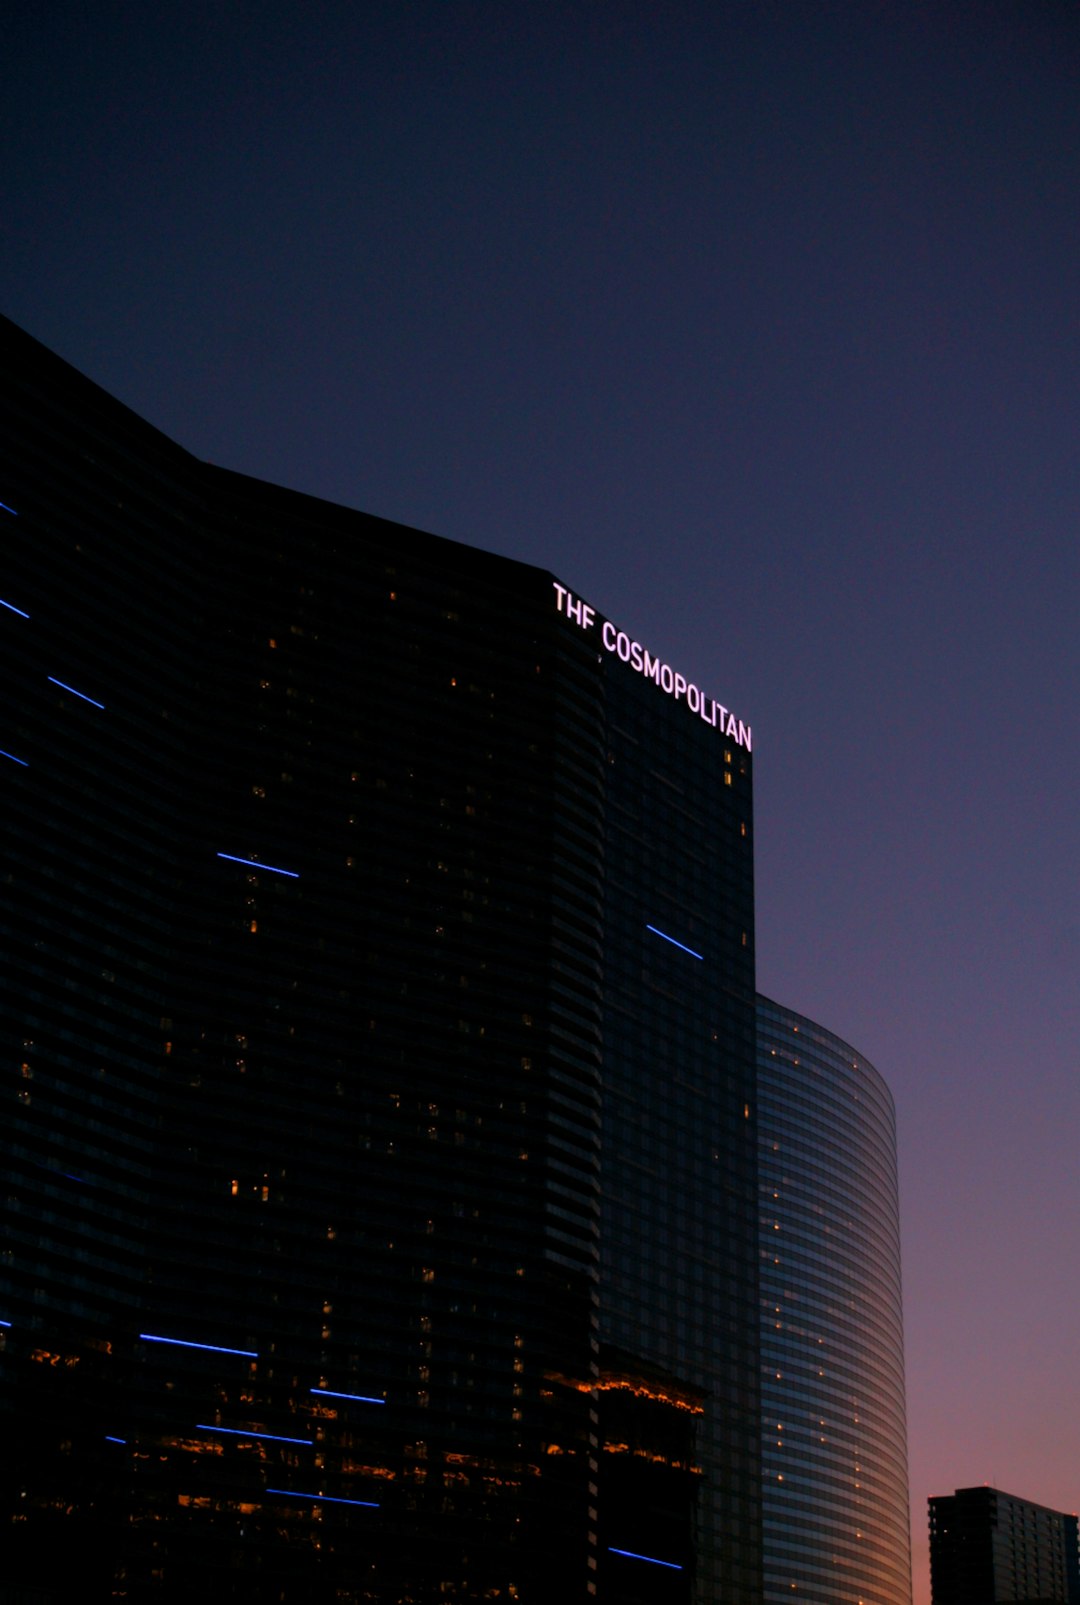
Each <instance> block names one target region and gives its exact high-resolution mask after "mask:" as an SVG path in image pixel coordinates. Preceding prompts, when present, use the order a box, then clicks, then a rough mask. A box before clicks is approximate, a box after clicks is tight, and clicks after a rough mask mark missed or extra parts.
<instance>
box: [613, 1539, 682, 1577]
mask: <svg viewBox="0 0 1080 1605" xmlns="http://www.w3.org/2000/svg"><path fill="white" fill-rule="evenodd" d="M608 1551H609V1553H610V1554H612V1555H625V1556H626V1558H627V1560H647V1561H648V1563H649V1565H650V1566H666V1567H668V1569H669V1570H670V1571H673V1572H681V1571H682V1567H681V1566H676V1564H675V1562H674V1561H673V1560H657V1558H656V1556H655V1555H635V1553H634V1551H633V1550H632V1549H616V1548H614V1546H613V1545H611V1544H609V1545H608Z"/></svg>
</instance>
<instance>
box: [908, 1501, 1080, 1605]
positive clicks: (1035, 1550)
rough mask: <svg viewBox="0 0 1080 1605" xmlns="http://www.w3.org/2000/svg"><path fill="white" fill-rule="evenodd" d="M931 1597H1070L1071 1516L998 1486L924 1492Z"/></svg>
mask: <svg viewBox="0 0 1080 1605" xmlns="http://www.w3.org/2000/svg"><path fill="white" fill-rule="evenodd" d="M930 1585H931V1590H932V1595H933V1601H934V1605H998V1601H1005V1600H1009V1601H1012V1602H1014V1605H1076V1602H1077V1601H1078V1600H1080V1560H1078V1557H1077V1518H1076V1516H1075V1515H1064V1514H1063V1513H1062V1512H1061V1511H1058V1510H1048V1509H1047V1508H1046V1506H1045V1505H1035V1504H1032V1503H1031V1501H1030V1500H1027V1499H1017V1498H1016V1497H1015V1495H1013V1494H1006V1493H1002V1492H1001V1490H1000V1489H999V1488H985V1487H983V1488H958V1489H957V1490H956V1492H955V1493H952V1494H944V1495H941V1496H939V1497H938V1498H934V1499H931V1500H930Z"/></svg>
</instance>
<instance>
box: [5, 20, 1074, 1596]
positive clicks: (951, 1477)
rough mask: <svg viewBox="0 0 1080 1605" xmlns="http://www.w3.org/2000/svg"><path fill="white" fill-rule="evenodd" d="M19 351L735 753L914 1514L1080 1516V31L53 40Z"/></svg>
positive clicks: (768, 913) (794, 24) (385, 26)
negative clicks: (873, 1080) (900, 1274)
mask: <svg viewBox="0 0 1080 1605" xmlns="http://www.w3.org/2000/svg"><path fill="white" fill-rule="evenodd" d="M19 9H20V12H21V15H19V16H18V17H14V18H10V17H9V19H8V21H7V22H6V23H5V27H4V42H3V54H4V81H5V87H4V94H3V97H2V99H0V138H2V148H3V152H4V160H3V170H4V175H5V177H4V184H3V205H2V209H0V230H2V233H3V245H2V249H0V310H3V311H5V312H6V313H7V314H8V315H9V316H10V317H12V318H14V319H15V321H16V322H18V323H20V324H22V325H23V327H25V328H26V329H28V330H29V331H30V333H32V334H34V335H35V336H36V337H37V338H38V339H39V340H41V341H43V342H44V343H45V344H46V345H48V346H50V347H51V348H52V349H54V350H55V351H57V352H58V353H59V354H60V355H61V356H63V357H65V358H66V359H67V360H68V361H70V362H72V363H73V364H74V365H75V366H76V367H78V368H80V369H82V370H83V371H84V372H85V373H87V374H89V375H90V376H91V377H92V378H93V379H95V380H96V381H97V382H98V383H100V384H101V385H103V386H104V387H105V389H107V390H109V391H111V392H112V393H113V394H114V395H116V396H118V397H120V399H121V400H123V401H125V402H127V403H128V404H129V405H130V406H131V407H133V408H134V409H135V410H136V411H137V412H139V413H141V414H142V415H143V416H145V417H146V418H148V419H149V420H150V421H152V422H153V423H155V424H157V425H158V426H159V427H160V428H161V429H163V430H164V431H165V432H166V433H167V434H169V435H171V436H172V437H173V438H174V439H176V440H178V441H179V442H180V443H181V444H183V445H184V446H186V447H188V448H189V449H190V450H191V451H193V452H194V453H196V454H197V455H198V456H200V457H204V458H207V459H209V460H210V461H212V462H216V463H221V464H224V465H225V466H227V467H231V468H237V469H241V470H243V471H244V472H246V473H249V474H255V475H258V476H260V477H263V478H267V479H271V480H274V481H276V482H278V483H281V484H285V485H291V486H294V487H297V488H299V489H301V490H305V491H310V492H313V493H315V494H317V495H320V496H324V497H327V498H329V499H331V500H335V501H340V502H344V503H347V504H350V505H352V506H356V507H361V508H364V509H366V510H368V511H370V512H375V513H379V514H382V515H384V516H386V517H389V518H394V519H399V520H401V521H403V522H405V523H409V524H416V525H419V526H421V527H422V528H425V529H430V530H434V531H436V532H437V533H439V534H443V535H449V536H453V537H455V538H457V539H460V540H464V541H468V542H471V543H473V544H475V545H479V546H485V547H488V548H490V549H492V550H495V551H499V552H504V553H507V554H508V555H511V556H515V557H520V558H524V559H526V560H528V561H531V562H534V563H537V564H540V565H541V566H543V567H545V568H550V569H553V570H554V571H555V572H556V573H557V574H559V575H560V577H562V578H563V579H565V580H566V581H568V582H569V583H570V584H571V585H572V586H573V588H574V589H575V591H577V592H579V593H583V594H584V595H585V596H586V597H587V598H588V599H589V600H590V601H591V602H593V604H594V605H596V606H597V607H599V608H600V609H602V610H603V611H604V612H605V613H607V614H608V615H609V616H611V617H612V618H613V619H615V620H616V621H617V623H618V624H619V625H621V626H624V627H625V628H627V629H628V630H629V631H630V632H631V634H633V635H636V636H637V637H638V638H639V639H640V640H641V641H643V642H644V643H645V644H647V645H648V646H649V647H650V648H651V649H653V650H654V651H656V652H660V653H662V654H663V656H664V657H665V658H667V659H668V660H669V661H671V662H672V663H673V664H675V665H676V666H677V667H678V668H679V669H680V670H681V671H682V672H684V673H685V674H686V676H687V678H689V679H692V680H694V681H695V682H696V683H697V684H699V685H701V686H703V687H704V688H706V689H707V690H708V691H709V692H710V693H711V694H713V695H715V696H716V697H718V698H719V699H720V700H722V701H723V702H725V703H726V704H727V705H728V706H730V707H731V708H733V709H734V710H735V712H736V713H737V714H738V715H739V716H740V717H742V718H744V719H746V720H747V721H749V722H751V723H752V725H753V730H754V753H755V781H756V793H757V814H756V832H757V872H758V983H759V986H760V988H761V990H762V991H763V992H765V993H767V994H768V995H770V996H772V997H775V998H777V999H778V1000H780V1001H782V1002H784V1003H786V1004H788V1005H790V1006H792V1007H793V1008H796V1009H798V1010H801V1011H802V1012H804V1013H806V1014H809V1015H811V1016H812V1017H813V1018H815V1019H817V1020H819V1021H820V1022H821V1023H822V1024H824V1025H826V1026H828V1027H829V1028H830V1029H831V1030H833V1031H836V1032H837V1033H839V1034H840V1035H842V1036H844V1037H847V1038H848V1039H849V1040H850V1041H851V1042H853V1043H854V1045H855V1046H856V1047H857V1048H858V1049H859V1050H860V1051H861V1052H862V1053H864V1054H865V1055H866V1056H867V1057H868V1058H870V1059H871V1060H872V1061H873V1062H874V1063H875V1064H876V1065H877V1067H878V1068H879V1069H880V1070H881V1071H882V1072H883V1074H884V1075H885V1077H886V1079H887V1080H888V1082H889V1084H890V1086H891V1087H892V1090H893V1093H894V1096H895V1098H896V1103H897V1109H898V1117H899V1131H900V1149H901V1177H902V1207H903V1221H904V1251H905V1266H904V1269H905V1288H906V1312H907V1344H908V1410H909V1432H910V1451H911V1495H912V1510H913V1530H914V1535H915V1542H914V1562H915V1585H916V1586H915V1605H925V1602H926V1601H927V1600H928V1598H929V1582H928V1573H927V1560H926V1544H925V1539H924V1532H925V1526H926V1522H925V1509H926V1503H925V1502H926V1498H927V1496H928V1495H929V1494H932V1493H946V1492H950V1491H951V1490H952V1489H953V1488H954V1487H958V1486H967V1485H970V1484H972V1483H978V1482H984V1481H989V1482H993V1483H996V1484H997V1485H998V1486H1000V1487H1004V1488H1006V1489H1008V1490H1009V1491H1011V1492H1015V1493H1018V1494H1021V1495H1022V1496H1024V1497H1027V1498H1031V1499H1035V1500H1038V1501H1041V1502H1043V1503H1046V1504H1050V1505H1053V1506H1055V1507H1057V1508H1058V1509H1065V1510H1074V1509H1076V1508H1077V1505H1078V1504H1080V1387H1078V1385H1077V1374H1078V1361H1080V1339H1078V1332H1080V1165H1078V1162H1077V1133H1078V1126H1080V1094H1078V1075H1077V1042H1078V1040H1080V1020H1078V1019H1077V995H1078V989H1077V970H1078V958H1080V922H1078V915H1077V909H1076V889H1077V868H1078V854H1077V831H1076V815H1077V804H1076V798H1077V791H1078V779H1080V776H1078V765H1077V730H1078V726H1080V718H1078V714H1080V708H1078V698H1077V683H1078V679H1080V655H1078V645H1077V640H1078V624H1080V583H1078V570H1077V552H1078V546H1080V543H1078V531H1080V468H1078V464H1080V438H1078V436H1080V430H1078V425H1080V405H1078V399H1080V7H1077V6H1076V5H1075V4H1073V3H1067V0H1026V3H1019V0H1017V3H1005V0H972V3H960V0H956V3H951V0H933V3H923V0H907V3H903V4H901V3H889V0H849V3H846V4H835V3H831V0H812V3H811V0H712V3H704V0H702V3H695V0H653V3H652V4H647V3H644V0H580V3H571V0H535V3H533V0H518V3H517V4H512V3H510V0H396V3H386V0H362V3H357V0H308V3H306V4H300V3H299V0H295V3H290V0H261V3H254V0H185V3H184V4H182V5H181V4H179V3H176V0H156V3H155V4H154V5H147V4H138V3H135V0H128V3H120V0H84V3H78V0H52V3H49V4H45V5H41V6H25V7H21V8H19Z"/></svg>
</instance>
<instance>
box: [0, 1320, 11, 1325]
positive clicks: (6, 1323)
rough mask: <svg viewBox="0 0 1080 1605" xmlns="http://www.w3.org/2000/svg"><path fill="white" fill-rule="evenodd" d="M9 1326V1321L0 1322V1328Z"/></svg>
mask: <svg viewBox="0 0 1080 1605" xmlns="http://www.w3.org/2000/svg"><path fill="white" fill-rule="evenodd" d="M10 1325H11V1322H10V1321H0V1326H10Z"/></svg>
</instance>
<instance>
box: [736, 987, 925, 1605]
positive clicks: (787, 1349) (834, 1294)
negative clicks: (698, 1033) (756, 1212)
mask: <svg viewBox="0 0 1080 1605" xmlns="http://www.w3.org/2000/svg"><path fill="white" fill-rule="evenodd" d="M757 1032H758V1039H757V1054H758V1099H759V1138H760V1143H759V1161H760V1168H759V1181H758V1185H759V1197H760V1216H759V1220H760V1232H761V1246H760V1265H761V1291H760V1298H761V1389H762V1422H763V1429H762V1488H763V1520H764V1550H765V1590H764V1598H765V1600H766V1601H767V1602H769V1605H780V1601H781V1600H783V1601H787V1602H790V1601H791V1600H793V1599H798V1600H801V1601H804V1602H812V1605H909V1602H910V1599H911V1562H910V1540H909V1525H908V1490H907V1441H906V1429H905V1415H904V1362H903V1327H902V1317H901V1300H900V1239H899V1214H898V1204H897V1185H896V1132H895V1118H894V1112H893V1103H892V1098H891V1096H890V1094H889V1091H888V1088H887V1087H886V1086H885V1083H884V1082H883V1081H882V1079H881V1077H880V1076H879V1075H878V1073H877V1071H876V1070H875V1069H874V1068H873V1066H872V1065H870V1064H868V1063H867V1061H866V1060H865V1059H864V1058H863V1056H862V1055H861V1054H860V1053H858V1052H857V1051H856V1050H855V1049H854V1048H852V1047H851V1046H849V1044H848V1043H846V1042H842V1041H841V1040H840V1038H839V1037H836V1036H833V1035H832V1033H831V1032H829V1031H825V1030H823V1029H822V1027H821V1026H818V1025H815V1024H814V1022H813V1021H812V1020H807V1019H805V1018H804V1017H803V1016H802V1015H799V1014H795V1013H793V1012H792V1011H791V1010H789V1009H784V1008H782V1007H780V1006H779V1005H778V1004H775V1003H772V1002H770V1001H769V1000H768V999H766V998H761V999H759V1002H758V1011H757Z"/></svg>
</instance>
